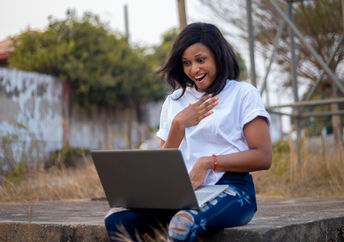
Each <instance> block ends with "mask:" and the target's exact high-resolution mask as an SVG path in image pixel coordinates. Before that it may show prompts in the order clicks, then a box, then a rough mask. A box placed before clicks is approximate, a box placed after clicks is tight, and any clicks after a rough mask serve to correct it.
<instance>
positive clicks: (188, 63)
mask: <svg viewBox="0 0 344 242" xmlns="http://www.w3.org/2000/svg"><path fill="white" fill-rule="evenodd" d="M182 63H183V66H187V65H190V61H187V60H184V61H182Z"/></svg>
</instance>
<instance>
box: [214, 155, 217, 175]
mask: <svg viewBox="0 0 344 242" xmlns="http://www.w3.org/2000/svg"><path fill="white" fill-rule="evenodd" d="M213 157H214V169H213V171H215V172H216V171H217V156H216V155H213Z"/></svg>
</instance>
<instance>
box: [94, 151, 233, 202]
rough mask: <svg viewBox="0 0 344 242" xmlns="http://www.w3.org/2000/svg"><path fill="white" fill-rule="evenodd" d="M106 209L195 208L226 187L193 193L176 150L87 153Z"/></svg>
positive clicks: (216, 186) (209, 187)
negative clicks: (104, 197) (104, 200)
mask: <svg viewBox="0 0 344 242" xmlns="http://www.w3.org/2000/svg"><path fill="white" fill-rule="evenodd" d="M91 155H92V158H93V162H94V164H95V167H96V170H97V172H98V176H99V178H100V181H101V184H102V186H103V189H104V192H105V195H106V198H107V200H108V202H109V205H110V207H125V208H145V209H185V208H192V209H199V208H201V207H202V206H204V204H206V203H207V202H208V201H210V200H211V199H213V198H214V197H216V196H217V195H219V194H220V193H221V192H223V191H224V190H225V189H226V188H227V187H228V186H227V185H214V186H202V187H200V188H199V189H197V190H196V191H194V190H193V188H192V185H191V181H190V178H189V175H188V172H187V169H186V167H185V164H184V161H183V156H182V154H181V152H180V151H179V150H178V149H155V150H94V151H92V152H91Z"/></svg>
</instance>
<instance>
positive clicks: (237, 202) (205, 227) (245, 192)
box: [105, 173, 257, 241]
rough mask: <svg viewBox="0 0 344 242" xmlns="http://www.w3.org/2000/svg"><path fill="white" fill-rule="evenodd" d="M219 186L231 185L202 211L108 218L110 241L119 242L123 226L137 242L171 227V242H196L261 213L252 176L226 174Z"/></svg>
mask: <svg viewBox="0 0 344 242" xmlns="http://www.w3.org/2000/svg"><path fill="white" fill-rule="evenodd" d="M217 184H229V185H228V189H226V190H225V191H224V192H223V193H221V194H220V195H219V196H217V197H216V198H215V199H213V200H212V201H210V202H208V203H207V204H206V205H205V206H203V207H202V208H201V209H199V210H180V211H174V210H124V211H120V212H115V213H111V214H109V215H107V216H106V218H105V227H106V230H107V233H108V236H109V239H110V241H119V240H118V239H117V240H116V235H117V234H118V232H121V231H120V229H119V228H120V227H119V226H121V225H122V226H123V227H124V228H125V229H126V231H127V233H128V235H129V236H130V237H131V238H132V240H133V241H138V240H139V237H138V236H139V234H142V233H148V234H153V229H154V228H156V229H161V228H162V227H165V228H166V226H167V225H168V231H167V232H168V240H169V241H196V240H197V237H199V236H200V235H202V234H205V233H209V232H212V231H216V230H219V229H223V228H226V227H233V226H239V225H244V224H247V223H248V222H249V221H250V220H251V219H252V217H253V215H254V213H255V212H256V210H257V205H256V199H255V194H254V186H253V182H252V178H251V175H249V174H248V173H238V174H235V173H226V174H225V175H224V176H223V178H221V180H220V181H219V182H218V183H217Z"/></svg>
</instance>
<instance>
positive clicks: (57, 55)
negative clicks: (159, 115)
mask: <svg viewBox="0 0 344 242" xmlns="http://www.w3.org/2000/svg"><path fill="white" fill-rule="evenodd" d="M13 40H14V45H15V48H16V51H15V52H14V53H13V54H12V55H11V56H10V58H9V64H10V67H13V68H18V69H22V70H29V71H35V72H40V73H46V74H51V75H54V76H56V77H58V78H59V79H60V80H61V81H63V83H64V90H65V94H66V93H67V94H66V95H65V102H66V103H67V104H66V105H64V106H65V109H64V119H65V120H67V125H66V130H67V131H66V132H67V133H68V129H69V128H68V120H69V108H68V107H69V98H70V97H71V98H72V99H71V101H72V103H75V104H77V105H79V106H80V107H82V108H95V107H113V108H125V109H128V108H132V109H134V108H136V107H138V106H142V104H145V103H147V102H149V101H155V100H158V99H161V98H162V97H163V95H164V89H163V85H162V84H161V82H159V81H158V80H157V79H156V78H153V69H152V64H151V63H149V62H147V59H146V56H145V55H144V52H143V51H142V50H141V49H139V48H137V49H134V48H132V47H131V46H130V45H129V43H128V42H127V40H126V39H125V38H124V37H123V36H122V35H120V34H116V33H113V32H112V31H111V30H110V29H109V28H108V27H107V25H105V24H103V23H102V22H101V21H100V20H99V18H98V16H96V15H93V14H91V13H85V14H84V15H83V16H82V17H81V18H78V17H77V15H76V12H75V11H73V10H68V11H67V14H66V19H64V20H56V19H53V18H51V17H50V18H49V25H48V27H47V29H46V30H45V31H43V32H37V31H31V30H28V31H26V32H23V33H22V34H21V35H19V36H18V38H15V39H13ZM68 91H71V93H72V94H73V95H69V92H68ZM66 142H68V137H67V138H66Z"/></svg>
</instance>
